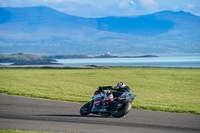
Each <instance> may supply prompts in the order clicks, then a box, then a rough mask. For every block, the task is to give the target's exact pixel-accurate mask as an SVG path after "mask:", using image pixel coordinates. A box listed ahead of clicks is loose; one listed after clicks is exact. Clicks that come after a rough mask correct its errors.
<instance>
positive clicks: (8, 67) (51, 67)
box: [0, 65, 200, 69]
mask: <svg viewBox="0 0 200 133" xmlns="http://www.w3.org/2000/svg"><path fill="white" fill-rule="evenodd" d="M109 68H168V69H200V67H159V66H97V65H86V66H51V65H44V66H43V65H40V66H37V65H11V66H3V65H0V69H109Z"/></svg>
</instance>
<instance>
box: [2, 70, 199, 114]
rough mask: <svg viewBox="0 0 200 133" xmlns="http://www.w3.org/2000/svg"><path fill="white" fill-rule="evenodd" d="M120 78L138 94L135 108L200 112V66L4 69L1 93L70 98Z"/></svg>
mask: <svg viewBox="0 0 200 133" xmlns="http://www.w3.org/2000/svg"><path fill="white" fill-rule="evenodd" d="M120 81H123V82H125V83H126V85H128V86H129V87H130V88H131V90H132V92H133V93H135V94H137V97H136V99H135V100H134V102H133V104H132V107H133V108H135V109H148V110H156V111H168V112H179V113H192V114H200V69H175V68H110V69H74V70H67V69H0V93H5V94H11V95H20V96H28V97H37V98H45V99H54V100H61V101H70V102H80V103H85V102H88V101H90V100H91V98H92V96H93V93H94V91H95V90H96V88H98V86H107V85H112V86H115V85H116V84H117V83H118V82H120Z"/></svg>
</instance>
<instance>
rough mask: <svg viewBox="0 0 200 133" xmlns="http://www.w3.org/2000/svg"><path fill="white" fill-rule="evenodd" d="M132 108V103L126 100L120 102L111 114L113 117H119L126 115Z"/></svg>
mask: <svg viewBox="0 0 200 133" xmlns="http://www.w3.org/2000/svg"><path fill="white" fill-rule="evenodd" d="M130 109H131V103H129V102H127V101H125V102H119V103H118V104H117V105H116V106H115V107H114V109H113V111H112V112H111V115H112V116H113V117H116V118H119V117H123V116H124V115H126V114H127V113H128V112H129V111H130Z"/></svg>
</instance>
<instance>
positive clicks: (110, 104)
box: [80, 88, 136, 117]
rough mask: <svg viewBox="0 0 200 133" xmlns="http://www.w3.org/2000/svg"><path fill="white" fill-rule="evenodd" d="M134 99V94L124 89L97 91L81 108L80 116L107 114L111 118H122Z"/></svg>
mask: <svg viewBox="0 0 200 133" xmlns="http://www.w3.org/2000/svg"><path fill="white" fill-rule="evenodd" d="M135 97H136V94H133V93H131V90H130V89H126V88H121V89H119V90H115V91H113V90H111V91H108V92H105V91H100V90H97V91H95V92H94V96H93V97H92V100H91V101H90V102H88V103H86V104H84V105H83V106H82V107H81V109H80V114H81V115H88V114H90V113H92V114H107V115H112V116H113V117H123V116H125V115H126V114H127V113H128V112H129V111H130V109H131V103H132V102H133V100H134V99H135Z"/></svg>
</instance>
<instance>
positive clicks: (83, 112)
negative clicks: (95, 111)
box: [80, 102, 92, 115]
mask: <svg viewBox="0 0 200 133" xmlns="http://www.w3.org/2000/svg"><path fill="white" fill-rule="evenodd" d="M91 104H92V103H91V102H89V103H86V104H84V105H83V106H82V107H81V109H80V114H81V115H88V114H90V113H91V109H92V106H91Z"/></svg>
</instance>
